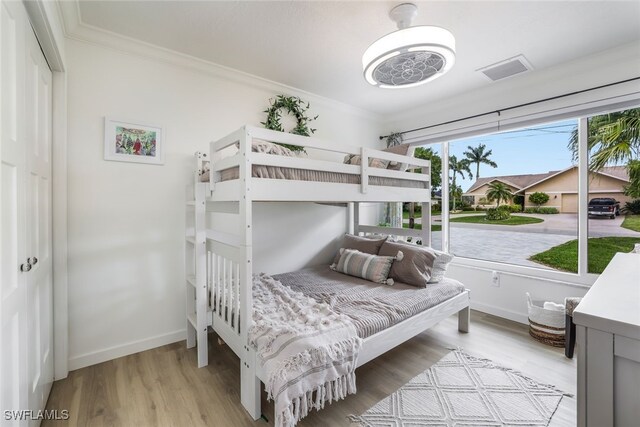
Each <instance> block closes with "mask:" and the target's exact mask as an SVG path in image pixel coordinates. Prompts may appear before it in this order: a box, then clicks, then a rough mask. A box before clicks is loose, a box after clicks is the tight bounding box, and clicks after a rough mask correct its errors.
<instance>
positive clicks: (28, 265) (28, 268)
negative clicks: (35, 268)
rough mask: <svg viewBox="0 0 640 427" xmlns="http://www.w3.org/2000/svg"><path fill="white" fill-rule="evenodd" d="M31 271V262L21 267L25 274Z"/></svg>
mask: <svg viewBox="0 0 640 427" xmlns="http://www.w3.org/2000/svg"><path fill="white" fill-rule="evenodd" d="M30 270H31V263H30V262H29V260H27V262H26V263H24V264H22V265H21V266H20V271H22V272H23V273H26V272H28V271H30Z"/></svg>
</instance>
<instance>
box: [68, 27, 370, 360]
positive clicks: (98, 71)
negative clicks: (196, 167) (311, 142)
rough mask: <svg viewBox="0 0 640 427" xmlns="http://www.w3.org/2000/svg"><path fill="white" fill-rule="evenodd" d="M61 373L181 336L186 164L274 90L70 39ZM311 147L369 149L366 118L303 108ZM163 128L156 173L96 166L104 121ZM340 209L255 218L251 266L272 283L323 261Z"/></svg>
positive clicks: (342, 227)
mask: <svg viewBox="0 0 640 427" xmlns="http://www.w3.org/2000/svg"><path fill="white" fill-rule="evenodd" d="M66 49H67V52H66V53H67V59H68V63H69V66H68V70H69V75H68V107H69V110H68V117H69V119H68V123H69V144H68V163H69V165H68V167H69V174H68V177H69V195H68V197H69V203H68V207H69V211H68V219H69V234H68V235H69V242H68V243H69V332H70V335H69V359H70V360H69V362H70V363H69V364H70V369H72V370H73V369H77V368H79V367H82V366H86V365H89V364H93V363H98V362H101V361H104V360H108V359H110V358H113V357H117V356H121V355H124V354H128V353H131V352H135V351H139V350H143V349H146V348H151V347H153V346H156V345H162V344H165V343H168V342H172V341H176V340H179V339H182V338H183V336H184V325H185V312H184V310H185V309H184V306H185V304H184V262H183V259H184V254H183V247H184V226H185V205H184V200H185V188H186V186H187V184H188V183H189V182H191V181H190V180H191V178H192V175H191V173H192V161H193V153H194V152H195V151H196V150H206V149H207V147H208V142H209V141H210V140H212V139H215V138H218V137H222V136H224V135H225V134H227V133H229V132H231V131H234V130H235V129H237V128H238V127H240V126H242V125H243V124H254V125H258V124H259V122H260V120H262V119H263V115H264V114H263V113H262V111H263V110H264V108H265V107H266V106H267V101H268V99H269V98H270V97H271V96H273V95H274V94H275V93H276V90H277V87H276V86H275V85H274V90H273V91H269V90H265V89H260V88H258V87H259V86H262V87H264V82H262V83H261V85H255V86H249V85H240V84H238V83H234V82H231V81H227V80H223V79H221V78H219V77H215V76H213V75H211V74H207V73H204V72H200V71H192V70H191V69H188V68H184V67H179V66H175V65H170V64H167V63H163V62H160V61H155V60H152V59H144V58H141V57H139V56H136V55H130V54H125V53H119V52H118V51H116V50H112V49H108V48H102V47H99V46H96V45H92V44H88V43H84V42H79V41H74V40H69V41H68V43H67V46H66ZM309 100H310V101H311V103H312V110H313V111H312V113H314V114H319V116H320V117H319V119H318V121H317V122H316V126H314V127H317V128H318V132H317V134H316V135H317V136H319V137H322V138H327V139H333V140H341V141H345V143H349V144H356V145H368V146H374V144H379V140H378V138H377V136H378V135H379V134H380V133H379V132H380V129H379V128H378V127H377V124H376V123H377V122H376V121H375V120H373V118H371V117H367V116H366V115H364V114H362V115H360V114H355V113H351V112H349V111H348V110H347V109H345V108H342V107H341V106H340V105H334V104H332V103H331V102H329V101H326V100H321V99H319V98H318V99H316V98H313V97H312V98H311V99H309ZM104 116H112V117H115V118H118V119H120V120H130V121H133V122H135V121H139V122H142V123H152V124H158V125H161V126H163V127H164V131H165V144H166V145H165V150H166V163H165V165H164V166H153V165H141V164H135V163H121V162H108V161H104V160H103V119H104ZM346 215H347V214H346V209H345V208H340V207H333V206H320V205H315V204H280V205H276V204H264V205H260V206H257V207H256V208H255V213H254V218H255V223H256V226H257V229H256V232H255V233H256V234H255V253H256V255H257V259H256V266H257V269H258V270H264V271H267V272H276V271H284V270H291V269H294V268H299V267H302V266H305V265H311V264H315V263H319V262H325V261H327V260H328V259H330V258H331V256H332V253H333V250H334V248H335V239H336V237H337V236H338V235H339V234H341V233H343V232H344V231H346V222H347V216H346Z"/></svg>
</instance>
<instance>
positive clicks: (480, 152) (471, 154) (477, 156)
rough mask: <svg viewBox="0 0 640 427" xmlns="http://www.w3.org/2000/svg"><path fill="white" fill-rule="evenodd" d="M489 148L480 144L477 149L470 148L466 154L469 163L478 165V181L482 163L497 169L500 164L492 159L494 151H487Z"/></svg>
mask: <svg viewBox="0 0 640 427" xmlns="http://www.w3.org/2000/svg"><path fill="white" fill-rule="evenodd" d="M486 148H487V146H486V145H484V144H478V146H477V147H472V146H470V145H469V146H468V147H467V151H465V152H464V153H462V154H464V155H465V157H466V158H467V160H468V161H469V163H471V164H474V163H475V165H476V179H478V178H480V163H484V164H485V165H489V166H491V167H492V168H497V167H498V164H497V163H496V162H494V161H493V160H491V159H490V157H491V154H493V150H489V151H485V149H486Z"/></svg>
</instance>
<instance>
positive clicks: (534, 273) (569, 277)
mask: <svg viewBox="0 0 640 427" xmlns="http://www.w3.org/2000/svg"><path fill="white" fill-rule="evenodd" d="M451 265H454V266H459V267H465V268H472V269H476V270H483V271H496V272H499V273H502V274H508V275H512V276H520V277H526V278H530V279H543V280H545V281H548V282H557V283H558V284H562V285H568V286H575V287H578V288H590V287H591V285H593V283H594V282H595V281H596V279H597V278H598V277H599V276H598V275H597V274H586V275H584V276H580V275H578V274H574V273H566V272H562V271H554V270H545V269H542V268H536V267H526V266H523V265H514V264H506V263H502V262H495V261H486V260H479V259H471V258H461V257H456V258H454V260H453V261H452V262H451Z"/></svg>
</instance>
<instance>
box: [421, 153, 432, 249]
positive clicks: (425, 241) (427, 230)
mask: <svg viewBox="0 0 640 427" xmlns="http://www.w3.org/2000/svg"><path fill="white" fill-rule="evenodd" d="M421 172H422V173H423V174H425V175H428V176H429V185H428V186H427V189H426V191H427V197H428V199H427V200H428V202H423V203H422V219H421V221H420V223H421V224H422V246H428V247H431V162H429V166H428V167H424V166H423V167H422V168H421Z"/></svg>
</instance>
